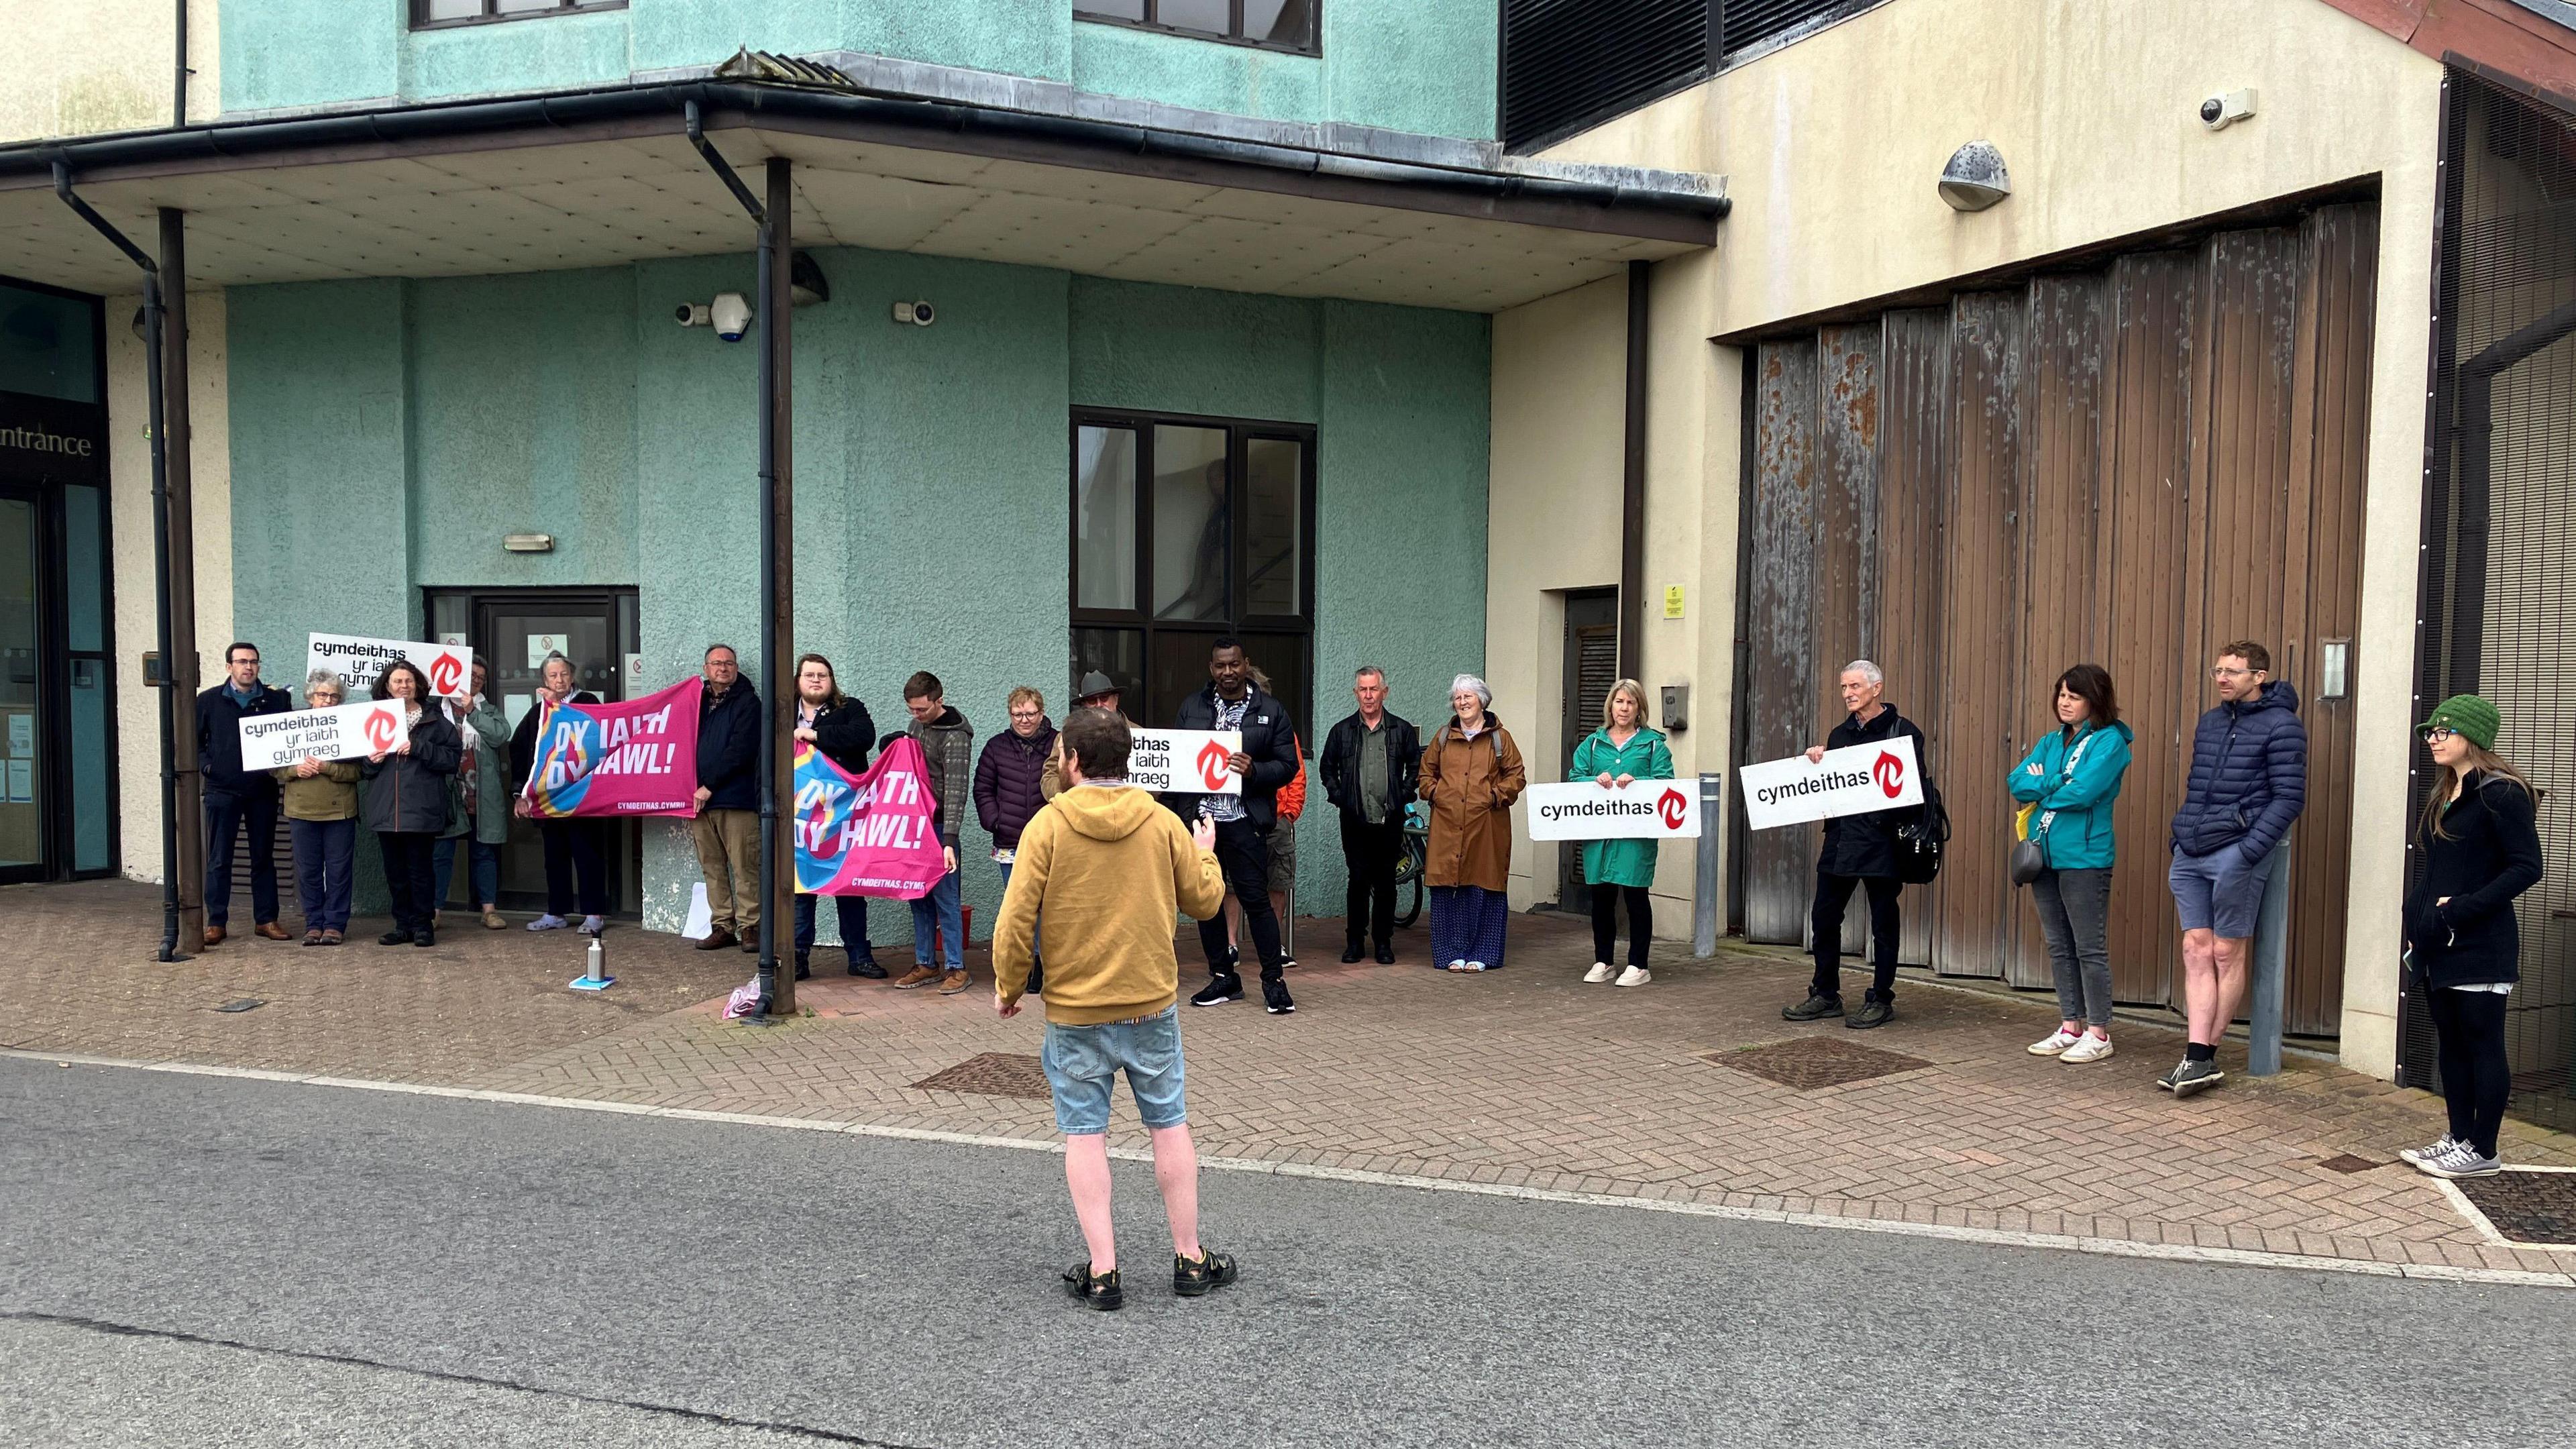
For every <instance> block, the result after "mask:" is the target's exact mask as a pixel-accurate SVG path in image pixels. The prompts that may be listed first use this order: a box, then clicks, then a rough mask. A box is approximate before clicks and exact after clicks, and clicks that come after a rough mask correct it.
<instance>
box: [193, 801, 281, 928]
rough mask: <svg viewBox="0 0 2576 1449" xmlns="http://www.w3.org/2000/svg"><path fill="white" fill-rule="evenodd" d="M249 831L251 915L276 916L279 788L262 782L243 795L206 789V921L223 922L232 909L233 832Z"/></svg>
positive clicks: (258, 918) (259, 918)
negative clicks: (245, 827)
mask: <svg viewBox="0 0 2576 1449" xmlns="http://www.w3.org/2000/svg"><path fill="white" fill-rule="evenodd" d="M244 826H248V827H249V830H250V918H251V920H252V921H253V922H255V923H257V924H259V925H263V926H265V925H267V924H268V923H269V922H271V921H274V920H276V919H277V855H276V844H277V787H276V786H275V785H273V784H269V783H268V782H267V781H266V780H264V779H263V780H262V781H261V782H260V783H259V784H257V785H254V786H253V787H252V788H251V789H249V790H247V791H245V792H243V793H242V794H239V795H227V794H223V793H220V792H218V791H214V790H208V791H207V792H206V924H207V925H209V926H220V925H223V924H224V923H225V922H226V921H227V920H229V919H231V916H232V907H233V836H234V832H236V831H238V830H240V829H242V828H243V827H244Z"/></svg>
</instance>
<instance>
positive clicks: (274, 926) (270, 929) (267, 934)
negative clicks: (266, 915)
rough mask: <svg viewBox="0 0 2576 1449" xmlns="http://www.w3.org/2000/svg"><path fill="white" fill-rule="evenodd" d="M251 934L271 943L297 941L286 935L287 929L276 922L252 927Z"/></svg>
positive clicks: (264, 922)
mask: <svg viewBox="0 0 2576 1449" xmlns="http://www.w3.org/2000/svg"><path fill="white" fill-rule="evenodd" d="M251 934H253V935H255V936H259V937H262V938H264V939H266V940H271V941H291V940H294V939H295V938H294V937H292V936H289V935H288V934H286V928H285V927H284V926H281V925H279V924H278V923H277V922H275V921H262V922H260V923H259V924H258V925H256V926H253V927H251Z"/></svg>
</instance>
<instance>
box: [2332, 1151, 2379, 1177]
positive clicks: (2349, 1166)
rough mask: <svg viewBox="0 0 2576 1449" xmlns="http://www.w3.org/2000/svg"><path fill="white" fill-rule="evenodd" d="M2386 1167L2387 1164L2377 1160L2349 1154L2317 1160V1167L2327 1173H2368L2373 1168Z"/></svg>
mask: <svg viewBox="0 0 2576 1449" xmlns="http://www.w3.org/2000/svg"><path fill="white" fill-rule="evenodd" d="M2387 1165H2388V1164H2387V1163H2385V1162H2381V1161H2380V1160H2378V1159H2377V1158H2374V1157H2358V1156H2355V1155H2354V1154H2352V1153H2349V1152H2346V1153H2341V1154H2338V1155H2337V1156H2334V1157H2321V1158H2319V1159H2317V1166H2319V1167H2322V1168H2324V1169H2325V1170H2326V1171H2328V1172H2344V1173H2352V1172H2368V1171H2370V1170H2371V1169H2372V1168H2374V1167H2386V1166H2387Z"/></svg>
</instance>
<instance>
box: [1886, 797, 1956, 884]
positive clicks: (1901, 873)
mask: <svg viewBox="0 0 2576 1449" xmlns="http://www.w3.org/2000/svg"><path fill="white" fill-rule="evenodd" d="M1949 839H1950V812H1949V810H1948V808H1947V807H1945V806H1943V805H1942V803H1941V792H1940V791H1939V790H1937V789H1934V788H1933V786H1932V783H1931V782H1930V781H1929V780H1926V781H1925V782H1924V785H1923V808H1922V809H1920V810H1919V811H1917V812H1916V813H1915V816H1914V818H1913V819H1912V820H1909V821H1907V822H1906V823H1904V824H1903V825H1900V826H1898V827H1896V878H1897V879H1898V880H1900V881H1903V882H1904V883H1905V884H1907V885H1930V884H1931V883H1932V882H1933V879H1934V878H1935V877H1937V876H1939V875H1940V874H1941V847H1942V846H1943V845H1945V844H1947V843H1949Z"/></svg>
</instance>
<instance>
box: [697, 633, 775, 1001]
mask: <svg viewBox="0 0 2576 1449" xmlns="http://www.w3.org/2000/svg"><path fill="white" fill-rule="evenodd" d="M698 699H699V705H698V795H697V800H698V818H697V819H695V820H693V821H691V822H689V825H690V831H689V833H690V834H691V835H692V836H694V837H696V840H697V845H698V869H699V870H700V871H701V872H702V873H704V874H705V876H706V878H707V910H708V912H709V915H710V917H711V921H712V924H710V925H709V927H708V928H707V934H706V938H705V939H704V940H701V941H700V942H698V949H699V950H701V951H721V950H723V949H724V948H725V947H727V946H730V945H732V944H734V942H735V941H737V940H739V941H740V942H741V943H742V949H744V950H746V951H757V950H759V949H760V732H761V731H762V730H764V729H766V728H768V727H769V721H768V717H767V716H765V715H763V714H762V713H761V712H760V696H759V695H758V694H755V693H753V692H752V688H751V684H750V682H749V681H747V680H745V679H744V678H743V677H742V664H741V661H740V660H739V659H737V658H736V657H735V655H734V651H733V646H732V645H730V644H717V645H714V646H712V647H710V648H709V649H708V650H707V667H706V686H705V688H704V689H703V690H701V691H700V693H699V696H698Z"/></svg>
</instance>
